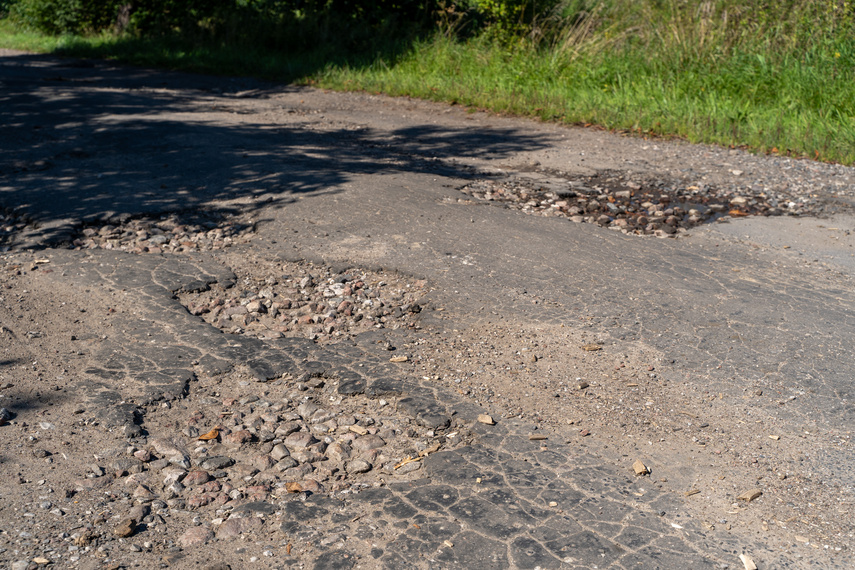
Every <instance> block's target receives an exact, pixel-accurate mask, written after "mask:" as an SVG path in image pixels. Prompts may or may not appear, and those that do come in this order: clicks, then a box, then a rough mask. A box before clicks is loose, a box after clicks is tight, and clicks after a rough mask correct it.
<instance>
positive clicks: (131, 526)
mask: <svg viewBox="0 0 855 570" xmlns="http://www.w3.org/2000/svg"><path fill="white" fill-rule="evenodd" d="M136 529H137V521H135V520H134V519H131V518H129V519H125V520H123V521H122V522H120V523H119V524H118V525H116V526H115V527H114V528H113V534H115V535H116V536H118V537H119V538H127V537H129V536H131V535H132V534H134V532H135V531H136Z"/></svg>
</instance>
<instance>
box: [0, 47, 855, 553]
mask: <svg viewBox="0 0 855 570" xmlns="http://www.w3.org/2000/svg"><path fill="white" fill-rule="evenodd" d="M0 85H2V86H3V88H2V90H0V117H2V124H3V125H4V127H3V129H2V130H0V339H2V343H0V346H2V351H3V352H2V354H0V465H2V467H3V473H4V475H6V476H4V477H2V478H0V514H2V516H0V563H2V564H3V565H5V566H6V567H9V568H14V569H16V570H18V569H25V568H33V569H35V568H42V567H46V566H50V565H52V566H53V567H59V568H93V569H94V568H133V567H140V568H158V567H163V568H166V567H176V568H185V567H186V568H206V569H209V570H214V569H223V568H232V569H237V568H256V567H257V568H290V567H295V568H297V567H308V568H462V567H472V566H477V567H479V568H624V569H629V568H645V569H646V568H687V567H688V568H732V569H739V568H752V567H754V566H755V565H756V567H757V568H761V569H763V568H850V567H852V566H853V562H855V560H853V555H852V550H851V549H852V546H853V536H852V534H853V531H852V529H853V528H855V526H853V515H852V504H853V487H852V482H851V477H850V476H849V474H850V473H851V472H852V470H853V468H854V467H855V462H853V460H852V453H851V445H852V442H851V430H852V425H853V419H855V410H853V404H852V396H853V395H852V393H851V392H852V388H851V385H852V374H853V365H852V357H851V352H852V350H851V347H852V346H853V345H855V342H853V341H854V340H855V334H853V333H855V318H853V309H855V293H853V287H852V277H853V275H855V236H853V232H855V217H853V215H852V205H853V199H855V171H853V169H850V168H845V167H841V166H837V165H825V164H819V163H813V162H808V161H800V160H793V159H788V158H779V157H762V156H753V155H750V154H747V153H744V152H742V151H739V150H729V149H721V148H714V147H706V146H695V145H688V144H684V143H680V142H667V141H649V140H642V139H636V138H626V137H620V136H617V135H613V134H609V133H604V132H599V131H594V130H582V129H573V128H565V127H560V126H555V125H547V124H541V123H536V122H531V121H526V120H519V119H510V118H503V117H496V116H491V115H488V114H484V113H480V112H471V110H468V109H462V108H458V107H446V106H442V105H435V104H430V103H425V102H419V101H411V100H407V99H391V98H384V97H379V96H372V95H367V94H336V93H327V92H323V91H319V90H313V89H303V88H295V87H291V86H281V85H272V84H265V83H261V82H257V81H254V80H249V79H224V78H214V77H207V76H193V75H182V74H175V73H168V72H160V71H151V70H142V69H136V68H127V67H121V66H117V65H113V64H109V63H102V62H93V61H85V60H71V59H60V58H55V57H52V56H44V55H32V54H26V53H20V52H11V51H0ZM494 206H498V207H494ZM573 222H587V223H573ZM655 237H663V238H673V237H676V238H677V239H653V238H655Z"/></svg>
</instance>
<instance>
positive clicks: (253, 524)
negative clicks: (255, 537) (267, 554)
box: [217, 516, 264, 540]
mask: <svg viewBox="0 0 855 570" xmlns="http://www.w3.org/2000/svg"><path fill="white" fill-rule="evenodd" d="M263 524H264V523H263V522H262V520H261V519H260V518H258V517H255V516H244V517H231V518H230V519H229V520H227V521H226V522H224V523H223V524H221V525H220V528H218V529H217V538H218V539H220V540H225V539H229V538H238V537H239V536H240V535H242V534H244V533H246V532H249V531H253V530H258V529H260V528H261V526H262V525H263Z"/></svg>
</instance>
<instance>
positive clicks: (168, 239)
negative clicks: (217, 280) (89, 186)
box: [72, 213, 255, 254]
mask: <svg viewBox="0 0 855 570" xmlns="http://www.w3.org/2000/svg"><path fill="white" fill-rule="evenodd" d="M254 235H255V223H254V222H253V221H252V220H251V219H249V218H248V217H246V216H243V215H237V214H233V215H228V216H226V217H222V216H220V215H214V214H205V213H199V214H193V215H189V216H188V215H182V214H169V215H163V216H142V217H135V218H130V217H129V218H124V219H120V220H117V221H115V222H114V223H99V224H92V225H86V226H84V227H83V228H82V229H81V230H80V232H79V233H78V235H76V236H75V237H74V238H73V239H72V247H73V248H74V249H112V250H118V251H126V252H129V253H153V254H158V253H182V252H193V251H216V250H222V249H225V248H228V247H231V246H232V245H235V244H239V243H247V242H249V241H250V240H251V239H252V237H253V236H254Z"/></svg>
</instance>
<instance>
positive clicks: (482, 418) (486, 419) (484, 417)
mask: <svg viewBox="0 0 855 570" xmlns="http://www.w3.org/2000/svg"><path fill="white" fill-rule="evenodd" d="M478 422H479V423H482V424H487V425H488V426H492V425H496V420H494V419H493V416H490V415H488V414H481V415H479V416H478Z"/></svg>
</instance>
